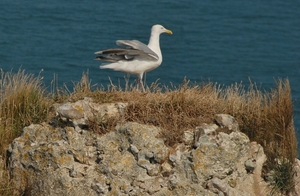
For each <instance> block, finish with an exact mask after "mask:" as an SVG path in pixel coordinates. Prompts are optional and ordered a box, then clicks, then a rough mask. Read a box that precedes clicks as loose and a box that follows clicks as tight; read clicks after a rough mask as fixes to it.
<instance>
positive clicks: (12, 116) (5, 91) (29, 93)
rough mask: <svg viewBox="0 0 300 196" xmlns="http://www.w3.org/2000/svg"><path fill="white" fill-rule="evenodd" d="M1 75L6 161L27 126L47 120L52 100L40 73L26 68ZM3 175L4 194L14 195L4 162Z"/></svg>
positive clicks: (0, 123) (0, 130) (0, 136)
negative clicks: (11, 147) (13, 143)
mask: <svg viewBox="0 0 300 196" xmlns="http://www.w3.org/2000/svg"><path fill="white" fill-rule="evenodd" d="M0 74H1V75H0V93H1V97H0V157H3V159H4V160H5V159H6V157H5V156H6V150H7V147H8V144H10V143H11V142H12V141H13V140H14V139H15V138H16V137H18V136H20V134H21V132H22V129H23V127H25V126H28V125H30V124H31V123H39V122H42V121H45V120H46V118H47V116H48V108H49V106H50V104H51V101H50V100H49V99H47V98H46V96H45V91H44V89H43V88H42V83H41V78H40V77H39V76H38V77H34V75H32V74H29V75H28V74H25V72H24V71H22V70H19V71H18V72H17V73H15V74H14V73H13V72H12V71H11V72H8V73H4V72H3V71H2V70H0ZM0 161H1V160H0ZM0 174H1V176H0V177H1V180H0V195H11V193H12V191H13V190H12V189H13V183H12V182H11V181H10V179H9V177H8V176H9V175H8V172H7V171H6V170H5V165H4V164H0Z"/></svg>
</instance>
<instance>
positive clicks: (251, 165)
mask: <svg viewBox="0 0 300 196" xmlns="http://www.w3.org/2000/svg"><path fill="white" fill-rule="evenodd" d="M245 168H246V170H247V172H248V173H253V170H254V169H255V168H256V160H255V159H253V158H249V159H248V160H247V161H245Z"/></svg>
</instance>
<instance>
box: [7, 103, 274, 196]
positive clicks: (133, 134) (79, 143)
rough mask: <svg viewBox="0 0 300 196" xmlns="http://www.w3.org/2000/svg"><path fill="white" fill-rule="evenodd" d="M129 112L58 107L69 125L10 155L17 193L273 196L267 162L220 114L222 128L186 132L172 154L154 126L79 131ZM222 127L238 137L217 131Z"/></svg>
mask: <svg viewBox="0 0 300 196" xmlns="http://www.w3.org/2000/svg"><path fill="white" fill-rule="evenodd" d="M123 106H124V107H125V106H126V104H121V103H120V104H112V105H110V108H112V110H109V109H107V108H109V107H108V105H102V106H101V105H97V104H95V103H92V102H91V100H88V101H86V102H82V101H81V102H80V103H74V104H71V103H67V105H66V104H65V105H61V106H58V107H57V112H58V115H59V116H60V118H62V119H63V120H66V121H71V122H72V123H73V124H71V126H65V127H57V126H52V125H50V124H47V123H42V124H33V125H30V126H28V127H25V128H24V130H23V134H22V135H21V136H20V137H19V138H16V139H15V140H14V141H13V143H12V144H11V145H10V147H9V150H8V157H9V159H8V168H9V170H10V173H11V176H12V178H13V179H14V181H15V183H16V185H17V187H18V188H19V189H17V190H16V192H18V193H20V194H23V193H26V194H28V195H33V196H35V195H36V196H37V195H38V196H43V195H45V196H46V195H47V196H48V195H51V196H55V195H59V196H60V195H72V196H73V195H75V196H76V195H78V196H82V195H111V196H115V195H120V196H122V195H124V196H125V195H130V196H134V195H178V196H182V195H230V196H232V195H233V196H234V195H236V196H240V195H243V196H247V195H249V196H252V195H253V196H254V195H267V192H268V190H269V187H268V186H267V183H266V182H265V181H264V180H263V179H262V178H261V171H262V165H263V163H264V162H265V160H266V156H265V154H264V152H263V148H262V147H261V146H260V145H259V144H257V143H255V142H250V141H249V139H248V137H247V136H246V135H245V134H243V133H241V132H239V131H238V125H237V123H236V122H235V120H234V119H233V117H229V118H228V115H217V118H218V119H217V120H216V122H217V124H218V125H217V124H202V125H199V127H196V128H195V130H193V131H186V132H185V133H184V135H183V138H184V143H182V144H178V145H177V146H176V147H174V148H171V147H168V146H166V145H165V143H164V141H163V140H162V139H161V138H159V137H158V135H159V133H160V131H161V130H160V129H159V128H158V127H155V126H149V125H144V124H138V123H135V122H126V123H125V122H124V123H120V124H118V125H117V126H116V127H115V130H114V131H111V132H109V133H107V134H105V135H102V136H99V135H97V134H96V133H93V132H92V131H90V130H85V129H84V128H83V127H84V126H81V125H84V124H85V120H86V119H87V118H89V115H88V113H89V114H91V115H92V116H95V114H97V115H96V116H98V117H99V116H102V117H107V116H108V114H109V115H110V116H114V117H115V116H121V114H122V108H124V107H123ZM103 107H104V108H106V109H103ZM68 108H69V109H68ZM91 108H93V109H91ZM95 108H98V109H99V108H101V109H99V110H97V109H95ZM120 108H121V109H120ZM100 111H102V113H101V112H100ZM112 111H113V112H112ZM226 119H227V120H226ZM228 122H232V123H229V124H228ZM221 123H222V125H221ZM219 126H223V127H227V128H228V129H231V130H233V131H232V132H231V133H229V134H227V133H224V132H218V131H217V130H218V128H219Z"/></svg>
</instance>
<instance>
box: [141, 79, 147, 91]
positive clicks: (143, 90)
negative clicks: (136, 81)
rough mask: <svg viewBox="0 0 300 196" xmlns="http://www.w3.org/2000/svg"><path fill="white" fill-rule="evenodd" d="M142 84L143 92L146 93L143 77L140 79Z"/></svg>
mask: <svg viewBox="0 0 300 196" xmlns="http://www.w3.org/2000/svg"><path fill="white" fill-rule="evenodd" d="M140 84H141V86H142V90H143V93H145V92H146V91H145V87H144V84H143V81H142V79H140Z"/></svg>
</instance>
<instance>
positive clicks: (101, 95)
mask: <svg viewBox="0 0 300 196" xmlns="http://www.w3.org/2000/svg"><path fill="white" fill-rule="evenodd" d="M0 85H1V86H0V88H1V94H2V97H1V105H0V107H1V113H0V115H1V116H0V119H1V124H0V142H1V144H0V152H1V154H2V155H3V156H5V153H4V152H5V150H6V147H7V145H8V144H9V143H10V142H11V141H12V140H13V139H14V138H15V137H17V136H19V135H20V133H21V130H22V128H23V127H24V126H27V125H28V124H30V123H39V122H42V121H45V120H46V119H47V118H49V116H51V114H50V113H49V110H48V108H49V106H50V104H51V103H52V102H53V101H55V102H63V101H66V100H68V101H76V100H79V99H83V97H92V98H93V99H94V100H95V101H96V102H98V103H107V102H116V101H122V102H128V103H129V105H128V108H127V111H126V114H125V120H126V121H135V122H140V123H146V124H153V125H155V126H158V127H160V128H161V129H162V132H161V137H162V138H163V139H164V140H165V141H166V144H168V145H169V146H174V145H176V144H178V143H180V142H182V133H183V132H184V131H186V130H193V129H194V128H195V127H196V126H199V125H200V124H201V123H204V122H205V123H213V121H214V115H215V114H218V113H226V114H230V115H232V116H234V117H235V118H236V120H237V121H238V122H239V125H240V129H241V131H242V132H244V133H246V134H247V135H248V136H249V138H250V140H252V141H256V142H258V143H260V144H261V145H262V146H263V147H264V150H265V153H266V155H267V157H268V162H267V164H266V167H265V169H266V172H268V171H270V170H274V171H279V173H277V174H278V175H277V176H279V177H278V178H276V179H275V181H276V182H274V186H276V185H278V184H280V186H278V187H277V189H276V190H279V191H281V192H284V193H288V192H290V191H292V190H293V181H289V182H290V183H289V184H286V186H284V185H285V184H283V186H282V183H281V182H284V181H286V180H285V179H286V177H287V178H289V179H290V178H291V176H293V173H289V174H287V175H284V174H285V173H286V172H285V171H287V170H288V169H287V168H288V166H287V165H286V163H287V164H290V166H292V163H293V162H294V159H295V158H296V157H297V154H296V149H297V141H296V137H295V130H294V124H293V102H292V98H291V89H290V85H289V81H288V80H281V79H279V80H277V82H276V85H275V87H274V88H273V89H271V90H270V91H263V90H261V89H259V88H258V87H257V86H256V85H255V84H254V83H251V82H250V86H249V87H248V88H245V87H244V86H243V85H241V84H234V85H231V86H228V87H226V86H220V85H218V84H216V83H212V82H203V83H201V84H189V82H188V81H187V80H186V79H185V80H184V81H183V84H182V85H180V86H179V87H171V88H170V87H164V86H163V87H161V85H159V83H158V82H156V83H153V84H152V85H151V86H150V87H147V91H148V93H146V94H145V93H141V92H137V91H135V90H134V88H133V87H132V86H130V85H129V84H128V81H127V82H126V86H125V91H122V89H121V88H120V87H119V86H115V85H113V84H112V83H111V85H110V86H109V87H108V90H106V91H104V90H103V89H102V90H94V91H92V90H91V88H92V86H91V82H90V81H89V78H88V73H84V74H83V76H82V79H81V81H80V82H78V83H74V88H73V90H72V91H70V90H69V89H67V88H66V87H65V88H64V90H61V89H58V88H57V87H53V88H52V92H51V95H50V96H46V95H45V91H44V90H43V88H41V86H42V85H41V80H40V77H37V78H35V77H33V76H32V75H26V74H25V73H24V72H23V71H19V72H18V73H17V74H12V73H7V74H5V73H3V72H2V76H1V84H0ZM47 97H51V100H49V99H48V98H47ZM123 120H124V119H123ZM117 123H118V120H116V119H113V120H110V121H108V122H107V123H106V124H101V125H99V124H95V122H90V123H89V126H90V128H92V129H93V130H94V131H95V132H97V133H100V134H103V133H106V132H107V131H110V130H113V127H114V126H115V125H116V124H117ZM275 160H287V161H286V162H284V163H285V165H284V167H280V165H278V161H275ZM0 171H1V168H0ZM280 171H282V172H281V173H280ZM289 171H291V172H292V171H293V170H289ZM9 185H10V182H9V181H6V183H4V185H3V184H1V183H0V190H4V189H3V187H7V186H9ZM5 190H7V189H5ZM6 195H9V194H6Z"/></svg>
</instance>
